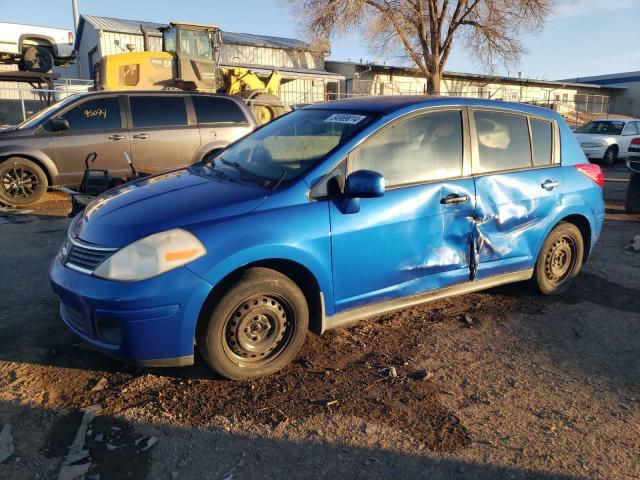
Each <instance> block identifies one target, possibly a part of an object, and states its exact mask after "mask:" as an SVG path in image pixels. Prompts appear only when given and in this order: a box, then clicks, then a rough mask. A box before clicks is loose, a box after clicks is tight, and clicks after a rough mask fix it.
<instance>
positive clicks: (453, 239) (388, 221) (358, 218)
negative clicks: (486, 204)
mask: <svg viewBox="0 0 640 480" xmlns="http://www.w3.org/2000/svg"><path fill="white" fill-rule="evenodd" d="M450 194H457V195H461V196H466V197H468V200H467V201H466V202H462V203H456V204H448V205H446V204H442V203H441V199H443V198H445V197H446V196H447V195H450ZM474 210H475V192H474V182H473V179H472V178H467V179H461V180H454V181H450V182H447V181H445V182H438V183H430V184H424V185H414V186H407V187H402V188H395V189H390V190H387V191H386V192H385V194H384V197H382V198H368V199H362V200H361V203H360V211H359V212H358V213H355V214H345V213H343V212H342V211H341V210H340V208H339V204H338V203H333V202H331V204H330V216H331V232H332V241H331V247H332V261H333V282H334V299H335V305H336V312H339V311H341V310H344V309H346V308H352V307H356V306H361V305H365V304H367V303H370V302H374V301H381V300H388V299H393V298H398V297H402V296H406V295H413V294H416V293H420V292H424V291H428V290H432V289H435V288H441V287H446V286H449V285H452V284H454V283H459V282H465V281H467V280H468V278H469V264H470V263H469V262H470V249H469V242H470V238H471V233H472V227H473V213H474Z"/></svg>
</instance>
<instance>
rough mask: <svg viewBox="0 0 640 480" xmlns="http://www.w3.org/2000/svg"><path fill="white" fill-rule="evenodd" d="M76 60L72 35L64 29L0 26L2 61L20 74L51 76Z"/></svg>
mask: <svg viewBox="0 0 640 480" xmlns="http://www.w3.org/2000/svg"><path fill="white" fill-rule="evenodd" d="M74 60H75V52H74V50H73V32H72V31H70V30H65V29H62V28H50V27H38V26H36V25H22V24H19V23H0V61H3V62H9V63H17V64H18V68H19V69H20V70H29V71H32V72H41V73H44V72H48V71H50V70H51V69H52V68H53V66H54V65H66V64H67V63H71V62H73V61H74Z"/></svg>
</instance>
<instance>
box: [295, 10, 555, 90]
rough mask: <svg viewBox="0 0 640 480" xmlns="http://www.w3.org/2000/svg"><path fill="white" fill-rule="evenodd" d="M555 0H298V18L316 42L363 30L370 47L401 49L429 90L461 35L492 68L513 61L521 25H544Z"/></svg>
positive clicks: (518, 47) (518, 52)
mask: <svg viewBox="0 0 640 480" xmlns="http://www.w3.org/2000/svg"><path fill="white" fill-rule="evenodd" d="M551 3H552V2H551V0H457V1H456V0H452V1H449V0H294V2H293V8H294V9H295V12H296V13H297V14H298V15H299V18H300V22H301V24H302V26H303V28H304V30H305V31H306V32H307V34H308V35H309V36H310V37H311V39H312V40H314V41H315V42H316V44H318V45H323V46H326V45H327V43H328V39H329V38H331V37H333V36H339V35H341V34H344V33H346V32H351V31H353V30H355V29H359V30H360V31H362V32H363V33H365V34H366V36H367V38H368V40H369V42H370V43H369V45H370V49H371V50H372V51H380V50H381V49H386V50H387V51H388V50H389V49H392V50H400V51H402V52H404V54H405V55H406V56H407V57H408V58H409V59H410V60H411V61H412V62H413V63H415V64H416V65H417V67H418V68H419V69H420V71H421V72H422V75H424V77H425V78H426V79H427V91H428V93H431V94H433V93H436V94H437V93H439V91H440V80H441V78H442V72H443V71H444V67H445V64H446V62H447V59H448V58H449V55H450V53H451V50H452V48H453V45H454V43H456V41H457V40H458V39H459V40H461V41H462V42H463V43H464V44H465V45H466V47H467V48H468V49H469V50H470V51H471V52H472V54H473V56H474V57H475V59H476V60H477V61H479V62H480V63H481V64H482V65H483V66H485V67H486V68H487V69H488V70H491V71H493V69H494V68H495V66H496V64H497V63H498V62H501V63H503V64H505V65H509V64H513V63H515V62H516V61H517V60H518V59H519V58H520V57H521V56H522V54H523V53H524V52H525V51H526V50H525V48H524V46H523V45H522V43H521V41H520V33H521V32H522V31H523V30H535V29H539V28H541V27H542V25H543V23H544V21H545V19H546V18H547V16H548V14H549V12H550V10H551Z"/></svg>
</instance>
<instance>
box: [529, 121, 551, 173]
mask: <svg viewBox="0 0 640 480" xmlns="http://www.w3.org/2000/svg"><path fill="white" fill-rule="evenodd" d="M529 124H530V125H531V140H532V143H533V164H534V165H535V166H543V165H549V164H550V163H551V151H552V147H551V145H552V144H553V128H552V123H551V122H548V121H546V120H539V119H536V118H530V119H529Z"/></svg>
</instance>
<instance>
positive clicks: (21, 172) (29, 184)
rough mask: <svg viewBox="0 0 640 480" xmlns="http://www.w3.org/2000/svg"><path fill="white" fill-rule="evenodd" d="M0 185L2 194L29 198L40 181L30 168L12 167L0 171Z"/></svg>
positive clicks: (35, 190)
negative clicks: (0, 178) (0, 172)
mask: <svg viewBox="0 0 640 480" xmlns="http://www.w3.org/2000/svg"><path fill="white" fill-rule="evenodd" d="M0 186H1V187H2V191H3V192H4V194H5V195H6V196H8V197H10V198H29V197H30V196H32V195H34V194H35V193H36V192H37V191H38V189H39V187H40V182H39V181H38V176H37V175H36V174H35V172H33V171H32V170H30V169H28V168H24V167H13V168H11V169H8V170H5V171H4V172H3V173H2V180H1V182H0Z"/></svg>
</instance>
